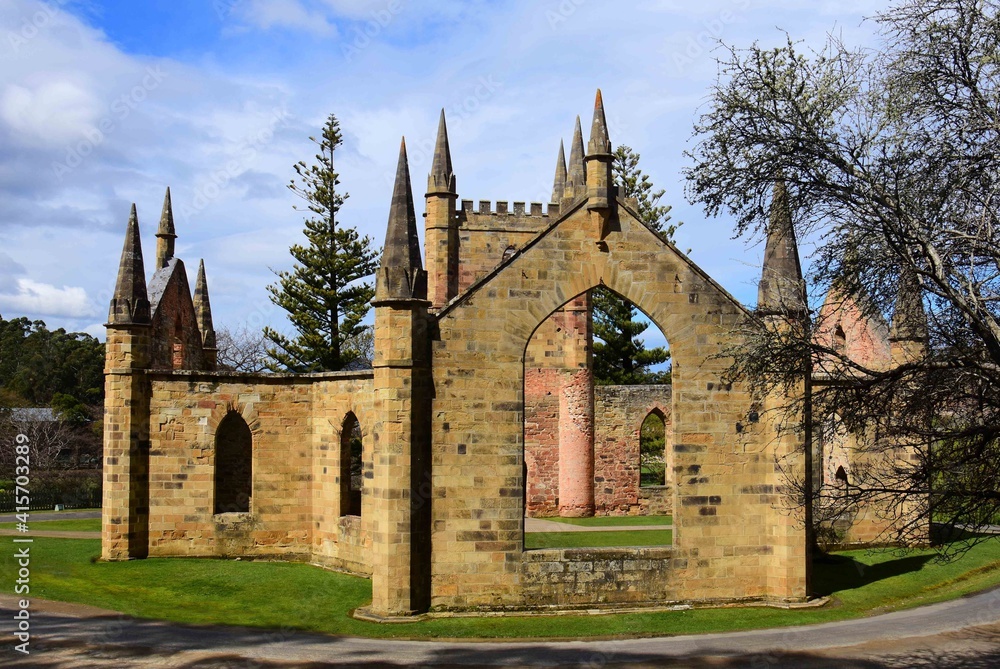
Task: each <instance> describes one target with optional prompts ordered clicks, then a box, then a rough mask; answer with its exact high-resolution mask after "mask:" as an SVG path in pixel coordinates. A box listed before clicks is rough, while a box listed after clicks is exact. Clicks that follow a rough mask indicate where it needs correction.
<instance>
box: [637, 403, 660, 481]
mask: <svg viewBox="0 0 1000 669" xmlns="http://www.w3.org/2000/svg"><path fill="white" fill-rule="evenodd" d="M665 437H666V422H665V421H664V420H663V415H662V414H661V413H660V412H659V411H657V410H655V409H654V410H653V411H650V412H649V415H647V416H646V418H645V420H643V421H642V426H641V427H640V428H639V485H640V486H642V487H645V486H660V485H666V482H667V477H666V472H667V460H666V453H665V450H664V449H665V446H664V440H665Z"/></svg>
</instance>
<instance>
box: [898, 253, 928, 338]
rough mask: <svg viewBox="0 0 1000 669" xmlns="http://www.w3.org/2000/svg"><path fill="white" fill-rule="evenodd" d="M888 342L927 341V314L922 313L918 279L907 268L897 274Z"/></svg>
mask: <svg viewBox="0 0 1000 669" xmlns="http://www.w3.org/2000/svg"><path fill="white" fill-rule="evenodd" d="M889 340H890V341H910V342H920V343H926V341H927V313H926V312H925V311H924V301H923V297H922V295H921V288H920V279H919V278H918V277H917V274H916V272H914V271H913V270H912V269H911V268H909V267H904V268H903V269H902V270H901V271H900V273H899V287H898V289H897V291H896V311H895V313H893V315H892V330H891V331H890V333H889Z"/></svg>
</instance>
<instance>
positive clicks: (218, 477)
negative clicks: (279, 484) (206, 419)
mask: <svg viewBox="0 0 1000 669" xmlns="http://www.w3.org/2000/svg"><path fill="white" fill-rule="evenodd" d="M252 463H253V433H252V432H251V431H250V426H249V425H247V422H246V421H245V420H243V416H241V415H240V414H239V412H237V411H230V412H229V413H227V414H226V417H225V418H223V419H222V422H221V423H219V428H218V430H216V432H215V513H233V512H240V513H249V512H250V498H251V496H252V495H253V464H252Z"/></svg>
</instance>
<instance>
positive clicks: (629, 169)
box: [591, 145, 680, 385]
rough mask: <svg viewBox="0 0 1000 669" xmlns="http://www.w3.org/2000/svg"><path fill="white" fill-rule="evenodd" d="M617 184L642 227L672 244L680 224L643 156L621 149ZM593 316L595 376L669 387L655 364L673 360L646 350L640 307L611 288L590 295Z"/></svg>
mask: <svg viewBox="0 0 1000 669" xmlns="http://www.w3.org/2000/svg"><path fill="white" fill-rule="evenodd" d="M612 170H613V172H614V179H615V183H616V184H617V185H618V187H619V188H620V189H621V192H622V195H623V196H624V197H633V198H636V200H638V203H639V207H638V214H639V216H640V218H641V220H642V222H643V223H645V224H646V225H648V226H649V227H650V228H651V229H653V230H654V231H656V232H657V234H659V235H660V236H661V237H662V238H663V239H664V240H665V241H672V240H673V235H674V232H675V231H676V230H677V227H678V226H679V225H680V224H679V223H678V224H676V225H675V224H671V223H670V206H669V205H660V204H658V202H659V200H660V198H661V197H663V194H664V193H665V192H666V191H664V190H662V189H661V190H654V188H653V184H652V182H651V181H650V180H649V176H648V175H646V174H643V172H642V170H641V169H639V154H638V153H635V152H634V151H632V149H631V148H630V147H628V146H625V145H622V146H619V147H618V148H617V149H616V150H615V157H614V163H613V164H612ZM591 299H592V304H593V314H594V335H595V337H596V338H597V339H599V340H600V341H595V342H594V378H595V380H596V381H597V383H599V384H602V385H636V384H643V383H670V372H653V371H651V370H650V368H651V367H653V366H655V365H659V364H662V363H664V362H666V361H667V360H669V359H670V352H669V351H668V350H667V349H665V348H664V347H662V346H657V347H655V348H650V349H647V348H646V346H645V344H644V343H643V341H642V339H640V338H639V336H640V335H641V334H642V333H643V332H645V331H646V329H647V328H648V327H649V323H647V322H645V321H641V320H636V316H637V311H636V308H635V306H634V305H633V304H632V303H631V302H629V301H627V300H625V299H624V298H622V297H620V296H618V295H617V294H616V293H613V292H611V291H609V290H605V289H603V288H596V289H594V291H593V292H592V293H591Z"/></svg>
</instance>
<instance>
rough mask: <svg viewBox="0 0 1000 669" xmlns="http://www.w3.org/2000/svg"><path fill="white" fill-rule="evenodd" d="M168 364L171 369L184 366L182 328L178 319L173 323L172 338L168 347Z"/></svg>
mask: <svg viewBox="0 0 1000 669" xmlns="http://www.w3.org/2000/svg"><path fill="white" fill-rule="evenodd" d="M170 366H171V367H172V368H173V369H183V368H184V330H183V328H181V323H180V321H177V323H176V324H175V325H174V338H173V341H172V342H171V348H170Z"/></svg>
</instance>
